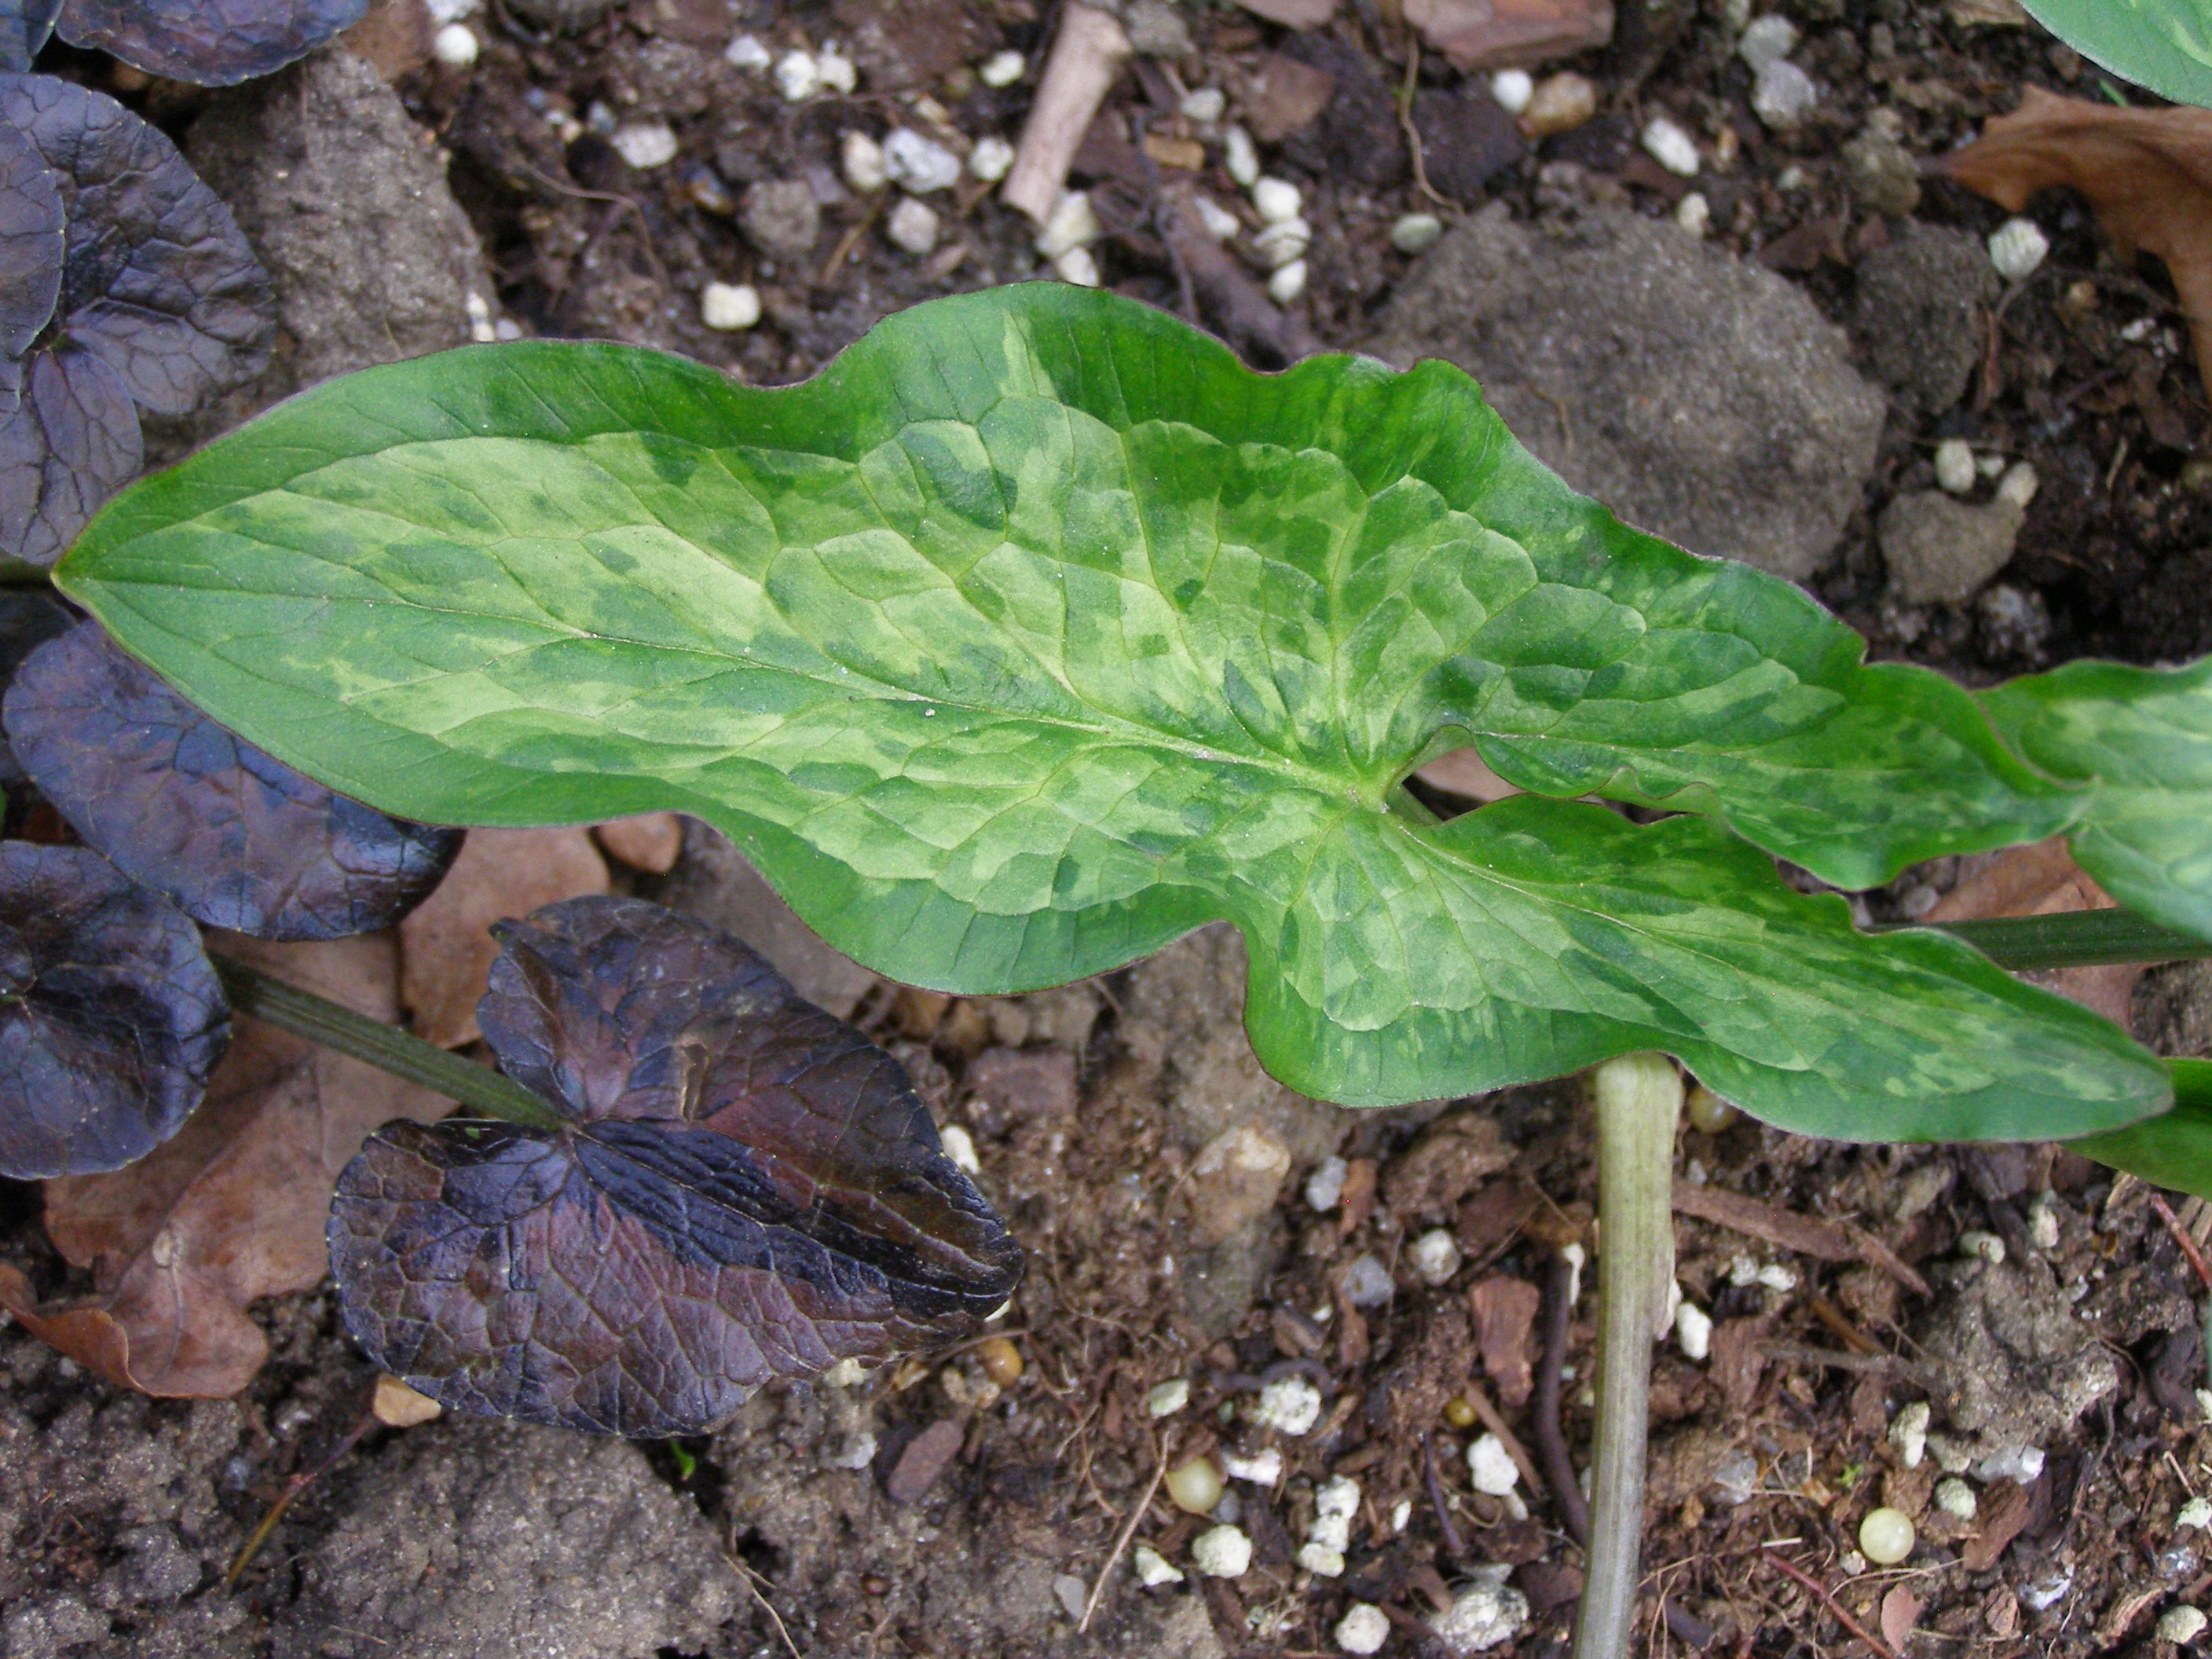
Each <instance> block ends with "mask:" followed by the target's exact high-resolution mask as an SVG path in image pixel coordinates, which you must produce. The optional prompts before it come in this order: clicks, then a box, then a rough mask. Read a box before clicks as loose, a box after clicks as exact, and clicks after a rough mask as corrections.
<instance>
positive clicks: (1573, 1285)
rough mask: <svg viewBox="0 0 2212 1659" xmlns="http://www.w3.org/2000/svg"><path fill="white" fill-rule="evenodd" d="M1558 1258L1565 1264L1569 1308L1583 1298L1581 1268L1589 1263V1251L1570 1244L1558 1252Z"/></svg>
mask: <svg viewBox="0 0 2212 1659" xmlns="http://www.w3.org/2000/svg"><path fill="white" fill-rule="evenodd" d="M1559 1260H1560V1261H1564V1262H1565V1263H1566V1264H1567V1305H1568V1306H1569V1307H1570V1308H1571V1307H1573V1306H1574V1305H1575V1304H1577V1303H1578V1302H1580V1301H1581V1300H1582V1299H1583V1268H1584V1267H1587V1266H1588V1265H1589V1252H1588V1251H1586V1250H1585V1249H1583V1247H1582V1246H1581V1245H1579V1244H1570V1245H1568V1246H1567V1247H1566V1248H1565V1249H1563V1250H1561V1251H1560V1252H1559Z"/></svg>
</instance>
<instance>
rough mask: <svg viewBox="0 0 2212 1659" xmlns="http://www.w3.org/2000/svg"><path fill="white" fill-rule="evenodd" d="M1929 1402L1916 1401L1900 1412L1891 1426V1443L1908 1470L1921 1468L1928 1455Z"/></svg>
mask: <svg viewBox="0 0 2212 1659" xmlns="http://www.w3.org/2000/svg"><path fill="white" fill-rule="evenodd" d="M1929 1415H1930V1413H1929V1407H1928V1402H1927V1401H1924V1400H1916V1401H1913V1402H1912V1403H1911V1405H1909V1406H1906V1407H1904V1408H1903V1409H1902V1410H1900V1411H1899V1413H1897V1416H1896V1417H1895V1419H1893V1420H1892V1421H1891V1423H1890V1425H1889V1443H1890V1444H1891V1445H1893V1446H1894V1447H1896V1448H1897V1454H1898V1456H1899V1458H1900V1459H1901V1460H1902V1461H1903V1462H1904V1464H1905V1468H1908V1469H1917V1468H1919V1467H1920V1460H1921V1459H1922V1458H1923V1457H1925V1456H1926V1455H1928V1419H1929Z"/></svg>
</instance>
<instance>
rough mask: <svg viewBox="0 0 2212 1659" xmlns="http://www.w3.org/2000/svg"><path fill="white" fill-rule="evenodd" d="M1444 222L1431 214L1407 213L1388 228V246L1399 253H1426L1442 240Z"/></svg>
mask: <svg viewBox="0 0 2212 1659" xmlns="http://www.w3.org/2000/svg"><path fill="white" fill-rule="evenodd" d="M1443 234H1444V222H1443V220H1441V219H1439V218H1437V216H1436V215H1435V214H1433V213H1408V214H1405V215H1402V216H1401V217H1400V218H1399V220H1398V222H1397V223H1395V225H1392V226H1391V227H1390V246H1392V247H1395V248H1396V249H1397V250H1398V252H1401V253H1426V252H1428V251H1429V250H1430V249H1431V248H1432V247H1434V246H1436V245H1437V243H1438V242H1440V241H1442V240H1443Z"/></svg>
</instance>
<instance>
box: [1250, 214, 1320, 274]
mask: <svg viewBox="0 0 2212 1659" xmlns="http://www.w3.org/2000/svg"><path fill="white" fill-rule="evenodd" d="M1312 240H1313V227H1312V226H1311V225H1310V224H1308V223H1307V222H1305V221H1304V220H1303V219H1279V220H1277V221H1276V222H1274V223H1273V224H1272V225H1262V226H1261V227H1260V228H1259V230H1258V232H1257V233H1256V234H1255V235H1254V236H1253V238H1252V252H1255V253H1256V254H1258V255H1259V256H1260V263H1261V264H1264V265H1266V266H1267V269H1268V270H1280V269H1281V268H1282V267H1283V266H1285V265H1286V264H1290V262H1291V260H1293V259H1297V258H1303V257H1304V253H1305V251H1306V245H1307V244H1308V243H1310V242H1311V241H1312Z"/></svg>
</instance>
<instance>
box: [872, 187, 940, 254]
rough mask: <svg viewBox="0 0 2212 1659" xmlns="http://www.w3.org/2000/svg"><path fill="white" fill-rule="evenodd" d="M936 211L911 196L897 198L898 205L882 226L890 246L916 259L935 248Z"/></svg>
mask: <svg viewBox="0 0 2212 1659" xmlns="http://www.w3.org/2000/svg"><path fill="white" fill-rule="evenodd" d="M937 230H938V219H937V210H936V209H934V208H933V207H931V206H930V205H929V204H927V202H918V201H916V200H915V198H914V197H911V196H902V197H899V204H898V205H897V206H896V207H895V208H893V209H892V210H891V216H890V219H889V221H887V222H885V224H884V235H886V236H888V237H890V239H891V246H894V247H898V248H903V249H904V250H905V251H906V252H908V253H911V254H914V255H915V256H917V257H919V256H921V255H922V254H925V253H927V252H929V251H930V250H931V249H932V248H933V247H935V246H937Z"/></svg>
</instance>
